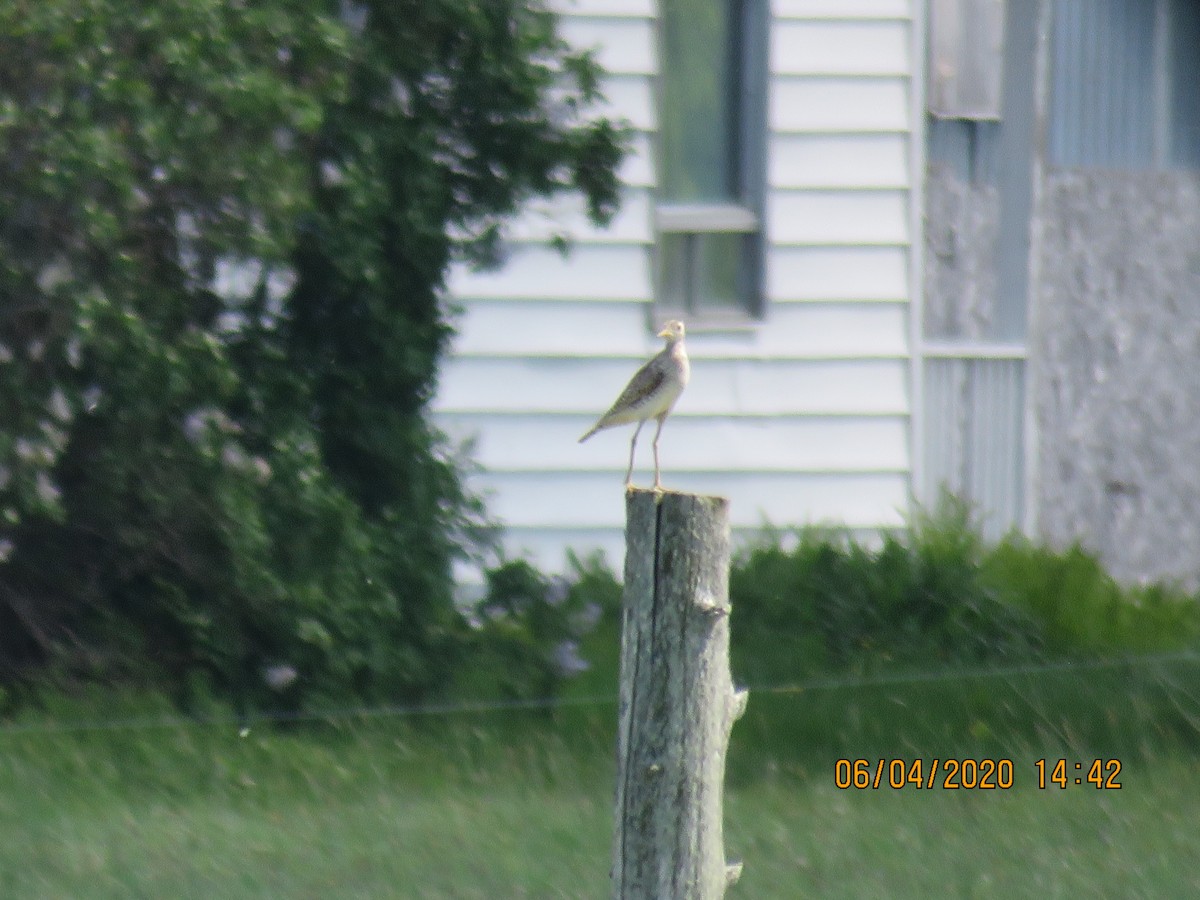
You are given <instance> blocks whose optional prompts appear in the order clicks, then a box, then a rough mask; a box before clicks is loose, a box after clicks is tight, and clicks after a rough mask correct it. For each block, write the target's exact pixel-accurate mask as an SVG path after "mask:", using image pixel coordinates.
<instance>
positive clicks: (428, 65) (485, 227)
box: [0, 0, 622, 702]
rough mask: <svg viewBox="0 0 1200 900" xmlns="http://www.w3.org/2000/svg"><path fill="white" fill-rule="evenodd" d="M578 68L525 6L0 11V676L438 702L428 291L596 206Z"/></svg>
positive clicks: (446, 509)
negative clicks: (524, 214)
mask: <svg viewBox="0 0 1200 900" xmlns="http://www.w3.org/2000/svg"><path fill="white" fill-rule="evenodd" d="M598 75H599V72H598V69H597V67H596V65H595V63H594V62H593V61H592V60H591V58H590V57H589V56H587V55H586V54H577V53H573V52H571V51H570V50H569V48H567V47H566V45H565V44H564V43H563V42H562V41H561V40H560V38H559V37H558V36H557V33H556V20H555V18H554V16H553V15H552V14H551V13H550V12H548V11H547V10H546V9H545V8H544V7H543V5H542V3H541V2H538V0H368V2H363V3H355V2H350V0H341V2H335V0H255V2H239V0H148V2H143V3H135V4H130V3H122V2H118V0H38V2H28V0H6V2H0V678H9V679H11V678H15V677H20V676H22V675H24V674H27V673H29V672H31V671H37V670H40V669H43V668H44V667H46V666H48V665H49V666H54V667H58V668H60V669H66V670H68V671H71V672H75V673H81V674H84V675H89V676H97V675H103V676H106V677H107V676H112V675H120V674H138V675H145V674H152V675H154V676H155V677H165V678H168V679H170V683H171V684H174V685H182V684H184V683H187V682H188V680H189V679H192V678H195V677H196V676H197V675H203V676H204V677H206V678H207V679H208V680H209V681H210V682H211V684H212V685H213V686H214V687H215V688H216V689H217V690H220V691H224V692H228V693H232V694H234V695H237V696H239V697H240V698H241V699H242V700H243V701H245V702H255V700H256V698H255V696H254V695H255V693H256V692H258V691H260V690H263V691H265V690H266V688H265V687H261V685H262V679H261V677H260V676H261V674H262V672H263V671H264V670H265V669H266V668H268V667H270V666H272V665H281V666H283V665H286V666H291V667H293V668H294V669H295V670H296V671H297V672H298V673H299V674H300V681H299V684H301V685H302V686H303V687H302V692H303V693H304V694H306V695H307V696H309V697H311V696H312V695H313V694H317V693H319V694H328V695H337V694H341V693H345V692H353V693H355V694H357V695H360V696H368V697H369V696H386V697H392V698H396V697H407V696H415V695H420V694H421V693H422V692H425V691H427V690H429V689H430V688H431V687H433V686H435V685H437V684H439V683H440V681H441V680H442V679H443V677H444V675H445V670H446V667H447V666H448V665H449V664H450V663H451V662H452V661H453V653H454V648H455V647H456V646H457V645H458V641H457V639H456V634H457V631H458V629H459V628H460V627H461V623H460V622H459V620H458V618H457V616H456V615H455V613H454V608H453V605H452V602H451V594H450V588H451V585H450V566H451V563H452V561H453V559H454V557H455V555H456V554H457V553H460V552H462V548H463V547H464V546H465V545H466V542H467V540H468V538H469V531H470V528H471V526H472V523H473V522H476V521H478V517H479V515H480V509H479V507H478V504H477V503H475V502H474V501H473V500H472V499H471V498H470V497H468V496H467V495H466V494H465V493H464V491H463V489H462V487H461V485H460V480H459V474H458V467H457V465H456V463H455V460H454V458H453V455H452V454H451V453H450V452H449V450H448V448H447V446H446V445H445V442H444V441H443V440H442V439H440V437H439V436H438V434H437V433H436V431H435V430H434V429H433V428H432V427H431V425H430V423H429V420H428V417H427V404H428V401H429V399H430V397H431V396H432V394H433V392H434V390H435V386H436V374H437V363H438V359H439V357H440V356H441V354H442V352H443V350H444V349H445V346H446V341H447V338H448V336H449V334H450V329H449V327H448V325H447V321H446V314H447V310H446V304H445V300H444V297H443V294H442V286H443V277H444V274H445V272H446V270H447V266H448V265H449V264H450V262H451V261H452V259H454V258H455V256H456V255H464V256H466V257H468V258H470V259H473V260H477V261H486V260H488V259H490V258H492V257H494V255H495V253H496V250H497V248H498V246H499V237H500V235H501V231H500V226H501V224H502V222H503V221H504V219H505V218H506V217H508V216H510V215H511V214H512V213H513V212H514V211H515V210H517V209H518V208H519V207H520V206H521V204H522V203H523V202H524V201H525V200H527V199H528V198H530V197H533V196H538V195H550V194H554V193H558V192H563V191H581V192H582V193H583V194H584V196H585V197H586V199H587V202H588V204H589V209H590V212H591V214H592V217H593V218H594V219H595V220H596V221H600V222H602V221H605V220H606V219H607V218H608V217H609V216H611V214H612V212H613V211H614V209H615V205H616V201H617V181H616V176H615V169H616V166H617V164H618V163H619V160H620V156H621V153H622V132H621V129H620V128H619V127H617V126H616V125H614V123H613V122H611V121H609V120H607V119H604V118H602V117H597V116H596V115H595V114H594V108H593V107H594V105H595V103H596V101H597V100H598V99H599V95H598V93H597V78H598Z"/></svg>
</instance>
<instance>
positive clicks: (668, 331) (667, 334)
mask: <svg viewBox="0 0 1200 900" xmlns="http://www.w3.org/2000/svg"><path fill="white" fill-rule="evenodd" d="M658 336H659V337H660V338H669V337H670V336H671V329H670V328H664V329H663V330H662V331H660V332H659V333H658Z"/></svg>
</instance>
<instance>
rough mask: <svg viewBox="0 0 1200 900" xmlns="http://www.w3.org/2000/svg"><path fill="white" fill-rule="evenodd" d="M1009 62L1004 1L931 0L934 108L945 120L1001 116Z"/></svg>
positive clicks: (931, 108)
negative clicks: (1006, 53)
mask: <svg viewBox="0 0 1200 900" xmlns="http://www.w3.org/2000/svg"><path fill="white" fill-rule="evenodd" d="M1003 64H1004V4H1003V2H1001V0H931V3H930V5H929V111H930V113H932V114H933V115H935V116H938V117H939V118H945V119H978V120H988V119H999V118H1000V93H1001V86H1002V84H1003V76H1004V72H1003V69H1004V65H1003Z"/></svg>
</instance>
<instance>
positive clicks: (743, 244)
mask: <svg viewBox="0 0 1200 900" xmlns="http://www.w3.org/2000/svg"><path fill="white" fill-rule="evenodd" d="M766 6H767V0H663V2H662V3H660V5H659V12H660V17H659V27H660V54H659V55H660V76H659V94H658V110H659V114H658V121H659V131H658V176H659V177H658V183H659V194H658V203H657V208H656V215H655V228H656V231H657V236H658V246H657V260H656V262H657V281H658V303H659V306H660V307H662V309H663V311H664V312H675V313H678V314H681V315H687V316H688V317H689V318H690V319H693V320H699V321H704V320H705V319H708V320H720V319H723V318H738V317H741V318H745V317H748V316H751V315H757V314H759V313H760V312H761V309H760V307H761V302H760V296H759V295H760V282H761V277H760V273H761V270H762V264H761V259H762V240H761V216H760V212H759V210H760V208H761V196H762V173H763V170H764V169H765V164H764V159H763V138H762V136H763V132H764V131H765V127H766V126H765V116H766V113H765V110H766V103H765V100H766V60H765V57H766V52H765V46H766V40H765V28H766Z"/></svg>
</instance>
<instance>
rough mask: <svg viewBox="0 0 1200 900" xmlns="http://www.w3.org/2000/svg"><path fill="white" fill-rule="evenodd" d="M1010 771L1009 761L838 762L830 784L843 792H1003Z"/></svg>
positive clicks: (1007, 785)
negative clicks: (917, 790)
mask: <svg viewBox="0 0 1200 900" xmlns="http://www.w3.org/2000/svg"><path fill="white" fill-rule="evenodd" d="M1013 771H1014V769H1013V761H1012V760H1011V759H988V758H985V759H970V758H965V759H958V758H949V759H939V758H938V757H932V758H930V759H922V758H919V757H918V758H917V759H876V760H870V759H838V760H837V761H836V762H834V764H833V784H834V787H837V788H838V789H839V790H843V791H845V790H851V789H857V790H860V791H861V790H880V789H882V788H891V789H892V790H900V789H901V788H915V789H921V790H933V789H934V788H937V789H940V790H946V791H957V790H968V791H995V790H1001V791H1006V790H1008V789H1009V788H1011V787H1012V786H1013Z"/></svg>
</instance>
